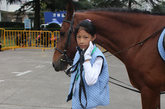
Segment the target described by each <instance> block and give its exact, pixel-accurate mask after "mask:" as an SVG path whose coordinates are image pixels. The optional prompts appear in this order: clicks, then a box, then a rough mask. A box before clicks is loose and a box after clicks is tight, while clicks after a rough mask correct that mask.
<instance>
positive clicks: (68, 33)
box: [55, 14, 74, 65]
mask: <svg viewBox="0 0 165 109" xmlns="http://www.w3.org/2000/svg"><path fill="white" fill-rule="evenodd" d="M63 22H66V23H69V24H70V27H69V30H68V32H67V40H66V42H65V48H64V50H63V51H62V50H60V49H59V48H55V50H57V51H58V52H60V53H61V54H62V55H63V56H64V59H61V60H60V61H61V62H66V63H68V64H69V65H71V64H72V62H73V61H72V59H71V58H69V57H68V55H67V51H68V46H70V42H71V41H70V40H71V34H72V33H73V23H74V14H73V16H72V20H71V21H70V20H63Z"/></svg>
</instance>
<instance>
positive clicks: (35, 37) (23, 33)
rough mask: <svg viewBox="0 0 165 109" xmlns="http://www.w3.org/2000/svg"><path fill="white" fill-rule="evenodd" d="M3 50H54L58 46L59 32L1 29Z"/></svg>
mask: <svg viewBox="0 0 165 109" xmlns="http://www.w3.org/2000/svg"><path fill="white" fill-rule="evenodd" d="M0 32H1V39H0V40H1V44H2V49H15V48H34V49H36V48H37V49H52V48H54V47H56V46H57V38H58V37H60V34H59V31H54V32H51V31H34V30H5V29H1V28H0Z"/></svg>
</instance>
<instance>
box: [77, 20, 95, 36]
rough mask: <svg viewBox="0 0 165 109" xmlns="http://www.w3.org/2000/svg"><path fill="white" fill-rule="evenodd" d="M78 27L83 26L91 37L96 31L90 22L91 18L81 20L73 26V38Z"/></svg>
mask: <svg viewBox="0 0 165 109" xmlns="http://www.w3.org/2000/svg"><path fill="white" fill-rule="evenodd" d="M80 27H83V29H84V30H85V31H86V32H87V33H89V34H90V35H91V36H92V37H93V36H94V34H95V33H96V29H95V26H94V25H93V24H92V22H91V20H89V19H86V20H83V21H81V22H80V23H79V24H78V25H77V26H76V28H75V39H76V37H77V33H78V31H79V29H80Z"/></svg>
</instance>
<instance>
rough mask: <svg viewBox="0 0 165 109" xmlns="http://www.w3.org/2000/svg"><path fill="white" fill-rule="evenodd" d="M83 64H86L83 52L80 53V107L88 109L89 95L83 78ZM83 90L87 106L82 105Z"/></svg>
mask: <svg viewBox="0 0 165 109" xmlns="http://www.w3.org/2000/svg"><path fill="white" fill-rule="evenodd" d="M83 62H84V53H83V51H81V53H80V84H79V101H80V105H81V107H82V108H83V109H86V107H87V95H86V89H85V85H84V81H83V77H82V72H83ZM82 90H83V93H84V96H85V100H86V103H85V106H84V105H83V104H82V102H81V95H82V93H81V92H82Z"/></svg>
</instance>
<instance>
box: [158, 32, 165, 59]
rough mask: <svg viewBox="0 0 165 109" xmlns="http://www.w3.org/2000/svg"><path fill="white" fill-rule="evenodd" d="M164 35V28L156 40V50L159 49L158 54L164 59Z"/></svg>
mask: <svg viewBox="0 0 165 109" xmlns="http://www.w3.org/2000/svg"><path fill="white" fill-rule="evenodd" d="M164 36H165V29H164V30H163V32H162V33H161V35H160V37H159V40H158V51H159V54H160V56H161V58H162V59H163V60H164V61H165V50H164V47H163V39H164Z"/></svg>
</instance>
